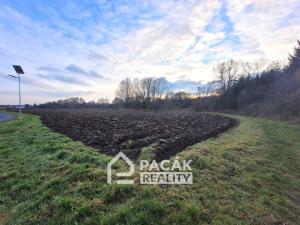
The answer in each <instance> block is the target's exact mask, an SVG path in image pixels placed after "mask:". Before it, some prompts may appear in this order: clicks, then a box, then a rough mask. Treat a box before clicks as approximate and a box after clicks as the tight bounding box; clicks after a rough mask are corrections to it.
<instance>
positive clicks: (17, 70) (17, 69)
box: [8, 65, 24, 119]
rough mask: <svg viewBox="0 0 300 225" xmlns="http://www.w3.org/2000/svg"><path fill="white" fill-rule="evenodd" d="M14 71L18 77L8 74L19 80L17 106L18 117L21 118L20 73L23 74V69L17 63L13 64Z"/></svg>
mask: <svg viewBox="0 0 300 225" xmlns="http://www.w3.org/2000/svg"><path fill="white" fill-rule="evenodd" d="M13 67H14V69H15V71H16V73H17V74H18V77H16V76H13V75H8V76H11V77H14V78H18V80H19V106H18V107H17V108H19V118H20V119H22V102H21V76H20V74H24V71H23V69H22V67H21V66H19V65H13Z"/></svg>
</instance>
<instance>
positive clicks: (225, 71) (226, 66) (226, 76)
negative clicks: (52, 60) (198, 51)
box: [213, 59, 241, 93]
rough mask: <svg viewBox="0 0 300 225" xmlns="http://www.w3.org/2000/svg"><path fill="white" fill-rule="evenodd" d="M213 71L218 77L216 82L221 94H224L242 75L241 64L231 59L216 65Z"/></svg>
mask: <svg viewBox="0 0 300 225" xmlns="http://www.w3.org/2000/svg"><path fill="white" fill-rule="evenodd" d="M213 71H214V72H215V74H216V76H217V80H216V82H217V83H218V85H219V92H220V93H224V92H225V91H226V90H227V89H228V88H230V87H231V86H232V85H233V84H234V83H235V82H236V81H237V79H238V78H239V76H240V74H241V63H240V62H238V61H234V60H232V59H231V60H228V61H226V62H222V63H220V64H218V65H216V66H215V67H214V68H213Z"/></svg>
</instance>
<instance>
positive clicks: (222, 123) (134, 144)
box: [31, 110, 237, 160]
mask: <svg viewBox="0 0 300 225" xmlns="http://www.w3.org/2000/svg"><path fill="white" fill-rule="evenodd" d="M31 113H35V114H38V115H40V116H41V120H42V122H43V123H44V124H45V125H47V126H48V127H50V128H51V129H53V130H55V131H58V132H60V133H63V134H66V135H67V136H69V137H71V138H72V139H74V140H78V141H81V142H83V143H84V144H86V145H88V146H92V147H94V148H96V149H98V150H99V152H101V153H105V154H109V155H113V156H114V155H116V154H117V153H118V152H120V151H122V152H124V153H125V154H126V155H127V156H128V157H130V158H132V159H136V158H137V157H138V155H139V153H140V151H141V149H142V148H143V147H147V146H151V147H152V148H153V149H154V158H156V159H157V160H163V159H166V158H169V157H171V156H172V155H174V154H176V153H178V152H180V151H182V150H184V149H185V148H186V147H187V146H190V145H193V144H195V143H197V142H200V141H202V140H205V139H207V138H210V137H214V136H216V135H218V134H220V133H222V132H224V131H226V130H228V129H229V128H231V127H233V126H234V125H236V124H237V122H236V121H235V120H233V119H230V118H227V117H223V116H217V115H211V114H206V113H199V112H192V111H166V112H165V111H164V112H153V111H133V110H34V111H31Z"/></svg>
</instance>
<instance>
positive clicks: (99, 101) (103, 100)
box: [97, 98, 109, 105]
mask: <svg viewBox="0 0 300 225" xmlns="http://www.w3.org/2000/svg"><path fill="white" fill-rule="evenodd" d="M97 103H98V104H101V105H106V104H109V100H108V99H107V98H99V99H98V100H97Z"/></svg>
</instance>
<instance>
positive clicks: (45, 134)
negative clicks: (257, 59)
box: [0, 115, 300, 225]
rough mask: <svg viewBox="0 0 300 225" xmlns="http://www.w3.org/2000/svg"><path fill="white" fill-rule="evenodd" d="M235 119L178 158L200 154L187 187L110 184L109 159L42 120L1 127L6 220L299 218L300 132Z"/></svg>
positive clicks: (0, 208)
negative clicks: (231, 126)
mask: <svg viewBox="0 0 300 225" xmlns="http://www.w3.org/2000/svg"><path fill="white" fill-rule="evenodd" d="M234 117H235V118H237V119H239V120H240V122H241V123H240V125H239V126H238V127H236V128H234V129H233V130H231V131H229V132H226V133H225V134H223V135H221V136H219V137H217V138H213V139H209V140H207V141H204V142H201V143H199V144H196V145H194V146H191V147H189V148H187V150H186V151H184V152H182V153H180V154H178V155H179V156H180V157H181V158H185V159H193V165H192V167H193V175H194V184H193V185H186V186H183V185H181V186H180V185H179V186H140V185H107V184H106V165H107V163H108V161H109V160H110V157H107V156H104V155H102V154H98V153H96V152H94V151H93V150H92V149H91V148H89V147H86V146H84V145H82V144H81V143H80V142H74V141H72V140H71V139H69V138H67V137H65V136H63V135H60V134H57V133H54V132H52V131H50V130H49V129H48V128H46V127H44V126H43V125H42V124H41V123H40V121H39V119H38V117H36V116H32V115H25V116H24V120H23V121H22V123H20V122H19V121H18V120H14V121H10V122H6V123H0V223H3V224H26V225H28V224H130V225H132V224H230V225H232V224H283V223H288V224H297V222H298V221H299V220H300V218H299V215H300V208H299V202H300V196H299V192H300V190H299V187H300V177H299V176H300V157H299V155H300V138H299V137H300V128H299V127H298V126H294V125H290V124H287V123H282V122H274V121H269V120H265V119H256V118H247V117H239V116H234ZM118 166H120V167H121V166H122V165H121V164H120V165H118Z"/></svg>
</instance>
